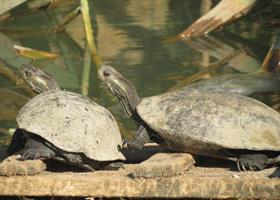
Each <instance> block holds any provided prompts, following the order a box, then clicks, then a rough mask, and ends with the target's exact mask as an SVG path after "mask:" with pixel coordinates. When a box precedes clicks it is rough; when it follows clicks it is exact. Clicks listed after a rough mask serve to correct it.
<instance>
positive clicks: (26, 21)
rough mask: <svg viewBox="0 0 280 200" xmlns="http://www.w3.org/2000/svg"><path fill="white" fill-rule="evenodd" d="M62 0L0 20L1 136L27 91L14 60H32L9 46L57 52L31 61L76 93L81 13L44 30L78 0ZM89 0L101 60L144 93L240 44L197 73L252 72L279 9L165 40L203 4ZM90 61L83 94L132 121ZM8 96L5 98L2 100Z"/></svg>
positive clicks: (207, 75) (165, 86)
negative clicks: (208, 32) (217, 64)
mask: <svg viewBox="0 0 280 200" xmlns="http://www.w3.org/2000/svg"><path fill="white" fill-rule="evenodd" d="M67 2H68V3H67V4H63V5H59V4H58V5H57V6H56V7H53V8H51V9H49V10H47V11H44V10H41V11H37V12H36V13H31V14H28V12H27V13H25V14H24V15H22V14H21V12H19V11H22V10H24V9H25V8H24V6H22V8H21V10H20V9H18V10H17V12H14V13H12V14H13V18H9V19H6V20H5V21H3V22H2V23H1V24H0V31H1V32H0V74H1V76H0V84H1V90H0V92H1V94H0V96H1V100H0V108H1V110H0V115H1V117H0V128H1V130H2V129H3V130H5V131H1V133H0V135H4V134H7V131H6V130H8V129H10V128H15V127H16V123H15V118H14V117H15V115H16V112H17V110H18V109H19V108H20V107H21V105H23V104H24V103H25V102H26V101H27V98H29V97H31V96H32V95H30V93H29V92H28V91H27V90H26V89H23V88H26V87H25V86H24V85H22V83H21V82H20V81H19V79H18V78H17V77H18V74H17V71H18V69H19V67H20V66H21V65H22V64H23V63H29V62H31V61H30V60H29V59H26V58H23V57H20V56H18V55H17V54H16V52H15V50H14V49H13V46H14V45H21V46H25V47H30V48H34V49H39V50H44V51H48V52H53V53H57V54H58V55H59V57H58V58H57V59H56V60H52V61H46V60H36V61H35V63H37V64H38V66H40V67H41V68H44V70H45V71H47V72H49V73H50V74H52V75H53V76H54V77H55V79H56V80H57V81H58V82H59V85H60V86H61V87H62V88H65V89H67V90H71V91H76V92H78V93H81V85H82V83H81V77H82V72H83V69H82V66H83V63H84V54H85V53H84V52H85V34H84V29H83V25H82V24H83V22H82V17H81V15H79V16H78V17H77V18H75V19H74V21H72V22H71V23H70V24H68V25H67V26H66V29H65V31H64V32H60V33H51V32H50V30H51V28H53V27H55V26H56V25H57V24H59V22H61V20H62V19H63V17H64V16H66V15H67V14H68V13H69V12H71V11H72V10H74V9H75V8H76V7H77V6H78V5H79V1H67ZM89 2H90V7H91V9H90V10H91V13H90V14H91V17H92V24H93V27H94V35H95V39H96V45H97V47H98V54H99V56H100V58H101V60H102V61H103V62H105V63H108V64H111V65H113V66H116V68H117V70H118V71H120V72H121V73H122V74H124V76H125V77H127V78H128V79H129V80H131V81H132V82H133V84H134V85H135V86H136V88H137V91H139V95H140V96H143V97H144V96H150V95H155V94H160V93H162V92H165V91H167V90H168V89H169V88H171V87H172V86H174V85H175V84H176V83H177V82H178V81H179V80H182V79H184V78H185V77H188V76H191V75H193V74H195V73H197V72H199V71H201V70H202V69H204V68H205V66H208V65H209V64H210V63H212V62H214V61H217V60H220V59H222V58H224V57H225V56H227V55H228V54H230V53H232V52H234V51H236V50H238V49H243V53H242V54H240V55H238V56H237V57H235V59H233V60H231V61H230V62H229V64H228V65H226V66H223V67H221V68H219V69H215V70H212V71H211V72H206V73H204V74H203V76H201V77H200V78H211V77H214V76H220V75H223V74H235V73H254V72H256V71H257V70H258V69H259V68H260V65H261V63H262V61H263V59H264V57H265V55H266V52H267V51H268V49H269V47H270V45H271V38H272V37H273V33H274V24H275V20H274V19H275V17H276V15H277V14H276V13H277V12H276V11H277V9H279V8H280V6H279V5H277V3H276V4H275V5H273V6H268V7H266V8H265V9H263V10H260V11H259V12H258V13H253V14H252V15H251V16H248V17H247V18H244V19H242V20H240V21H238V22H236V23H234V24H232V25H230V26H228V27H227V28H226V30H224V31H222V32H220V33H215V34H213V36H209V37H206V38H198V39H195V40H192V41H176V42H169V39H170V38H171V37H174V36H175V35H177V34H178V33H179V32H180V31H182V30H183V29H184V28H186V26H188V25H190V24H191V23H192V22H193V21H194V20H195V19H197V18H198V17H199V16H200V15H201V14H202V13H204V12H205V11H206V10H207V9H209V8H210V5H205V4H204V3H203V2H204V1H197V0H190V1H181V0H170V1H168V0H153V1H123V0H107V1H89ZM215 3H216V1H215V2H214V3H213V5H215ZM213 5H212V6H213ZM271 22H274V24H273V23H271ZM276 23H277V21H276ZM91 66H92V67H91V73H90V80H89V96H90V97H91V98H94V99H96V100H97V101H98V102H99V103H100V104H103V105H104V106H107V107H108V108H109V109H110V110H112V111H113V113H114V114H115V116H116V117H117V118H118V119H119V121H121V122H122V123H124V126H126V127H129V128H130V129H133V128H134V124H133V122H131V121H130V120H128V119H127V118H126V116H125V114H124V113H123V112H122V110H121V108H120V106H119V103H118V102H117V99H116V98H114V97H113V96H112V95H110V94H109V92H107V90H106V89H104V88H100V84H99V81H98V79H97V74H96V71H97V70H96V66H95V64H94V63H91ZM7 69H8V70H7ZM3 91H4V92H3ZM9 99H11V100H9ZM7 101H9V102H11V104H7ZM2 108H4V109H2ZM9 113H12V114H9ZM8 114H9V115H8ZM1 138H2V137H1Z"/></svg>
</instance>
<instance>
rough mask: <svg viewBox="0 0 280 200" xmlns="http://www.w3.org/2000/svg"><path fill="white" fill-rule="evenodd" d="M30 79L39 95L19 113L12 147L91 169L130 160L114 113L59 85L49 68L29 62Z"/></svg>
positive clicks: (24, 155)
mask: <svg viewBox="0 0 280 200" xmlns="http://www.w3.org/2000/svg"><path fill="white" fill-rule="evenodd" d="M21 71H22V73H23V77H24V79H25V81H26V82H27V83H28V84H29V85H30V86H31V87H32V88H33V90H34V91H36V92H37V93H40V94H39V95H37V96H35V97H34V98H32V99H31V100H30V101H28V102H27V103H26V104H25V106H24V107H23V108H22V109H21V110H20V111H19V114H18V116H17V118H16V120H17V124H18V129H17V130H16V131H15V133H14V135H13V138H12V141H11V143H10V145H9V147H8V149H7V151H8V153H9V154H19V155H21V157H22V158H23V160H26V159H56V160H61V161H65V162H68V163H71V164H74V165H78V166H80V167H83V168H86V169H88V170H96V169H103V168H110V169H116V168H118V167H120V166H121V164H122V161H123V160H125V158H124V156H123V155H122V153H121V152H120V147H121V145H122V139H121V135H120V132H119V128H118V125H117V122H116V120H115V119H114V117H113V115H112V114H111V113H110V112H109V111H108V110H107V109H105V108H104V107H102V106H100V105H99V104H97V103H96V102H94V101H92V100H90V99H89V98H86V97H83V96H81V95H80V94H77V93H73V92H68V91H64V90H60V88H59V86H58V84H57V83H56V81H55V80H54V79H53V78H52V77H51V76H50V75H48V74H47V73H45V72H44V71H42V70H40V69H38V68H36V67H34V66H32V65H24V66H23V67H22V69H21Z"/></svg>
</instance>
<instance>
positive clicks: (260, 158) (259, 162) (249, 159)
mask: <svg viewBox="0 0 280 200" xmlns="http://www.w3.org/2000/svg"><path fill="white" fill-rule="evenodd" d="M267 160H268V158H267V156H266V155H264V154H252V155H249V154H248V155H247V154H245V155H241V156H240V158H239V159H238V160H237V161H236V165H237V169H238V171H247V170H250V171H256V170H261V169H264V168H265V167H266V165H267Z"/></svg>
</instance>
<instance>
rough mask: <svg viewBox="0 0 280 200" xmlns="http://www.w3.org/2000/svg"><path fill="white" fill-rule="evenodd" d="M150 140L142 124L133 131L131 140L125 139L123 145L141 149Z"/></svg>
mask: <svg viewBox="0 0 280 200" xmlns="http://www.w3.org/2000/svg"><path fill="white" fill-rule="evenodd" d="M149 141H150V136H149V133H148V131H147V130H146V128H145V127H144V126H143V125H140V126H139V127H138V129H137V131H136V133H135V137H134V139H133V140H125V141H124V144H123V146H127V147H128V148H133V149H142V148H143V146H144V145H145V144H146V143H148V142H149Z"/></svg>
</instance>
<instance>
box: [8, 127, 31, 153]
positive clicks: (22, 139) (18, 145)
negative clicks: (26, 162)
mask: <svg viewBox="0 0 280 200" xmlns="http://www.w3.org/2000/svg"><path fill="white" fill-rule="evenodd" d="M26 141H27V137H26V135H24V134H23V132H22V131H21V130H20V129H16V131H15V132H14V134H13V137H12V139H11V142H10V145H9V146H8V148H7V150H6V151H7V153H8V154H9V155H12V154H14V153H16V152H18V151H20V150H21V149H23V148H24V146H25V143H26Z"/></svg>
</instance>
